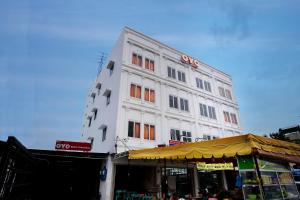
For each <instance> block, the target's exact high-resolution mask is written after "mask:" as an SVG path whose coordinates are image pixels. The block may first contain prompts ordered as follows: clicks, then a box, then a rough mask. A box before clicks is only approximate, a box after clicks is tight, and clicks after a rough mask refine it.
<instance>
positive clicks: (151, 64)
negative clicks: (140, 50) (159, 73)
mask: <svg viewBox="0 0 300 200" xmlns="http://www.w3.org/2000/svg"><path fill="white" fill-rule="evenodd" d="M150 70H152V71H154V61H153V60H151V61H150Z"/></svg>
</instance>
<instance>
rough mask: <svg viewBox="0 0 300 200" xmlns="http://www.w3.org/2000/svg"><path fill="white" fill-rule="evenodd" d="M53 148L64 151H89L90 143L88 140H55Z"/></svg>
mask: <svg viewBox="0 0 300 200" xmlns="http://www.w3.org/2000/svg"><path fill="white" fill-rule="evenodd" d="M55 149H57V150H65V151H90V150H91V149H92V145H91V143H88V142H71V141H56V144H55Z"/></svg>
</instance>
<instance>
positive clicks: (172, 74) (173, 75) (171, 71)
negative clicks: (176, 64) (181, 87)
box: [168, 67, 176, 79]
mask: <svg viewBox="0 0 300 200" xmlns="http://www.w3.org/2000/svg"><path fill="white" fill-rule="evenodd" d="M168 77H170V78H174V79H176V71H175V69H173V68H172V67H168Z"/></svg>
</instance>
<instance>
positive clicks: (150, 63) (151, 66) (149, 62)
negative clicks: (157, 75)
mask: <svg viewBox="0 0 300 200" xmlns="http://www.w3.org/2000/svg"><path fill="white" fill-rule="evenodd" d="M145 68H146V69H149V70H151V71H154V60H150V59H148V58H146V59H145Z"/></svg>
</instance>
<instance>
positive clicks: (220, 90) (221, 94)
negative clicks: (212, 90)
mask: <svg viewBox="0 0 300 200" xmlns="http://www.w3.org/2000/svg"><path fill="white" fill-rule="evenodd" d="M219 94H220V96H222V97H225V92H224V88H222V87H219Z"/></svg>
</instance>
